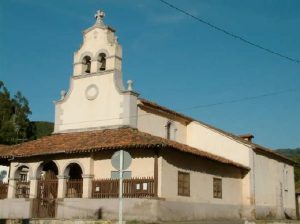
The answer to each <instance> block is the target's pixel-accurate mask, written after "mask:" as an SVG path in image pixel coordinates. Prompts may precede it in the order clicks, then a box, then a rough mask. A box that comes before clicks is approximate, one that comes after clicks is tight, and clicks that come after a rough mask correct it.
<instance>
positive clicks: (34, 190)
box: [29, 177, 38, 198]
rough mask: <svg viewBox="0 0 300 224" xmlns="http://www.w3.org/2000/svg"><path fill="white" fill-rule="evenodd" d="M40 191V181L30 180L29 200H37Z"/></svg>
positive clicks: (34, 178)
mask: <svg viewBox="0 0 300 224" xmlns="http://www.w3.org/2000/svg"><path fill="white" fill-rule="evenodd" d="M37 190H38V179H37V178H36V177H31V178H30V191H29V198H36V197H37Z"/></svg>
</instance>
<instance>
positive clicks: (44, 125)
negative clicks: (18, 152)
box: [30, 121, 54, 139]
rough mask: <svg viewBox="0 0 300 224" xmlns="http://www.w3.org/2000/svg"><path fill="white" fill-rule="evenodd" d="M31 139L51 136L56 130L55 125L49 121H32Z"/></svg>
mask: <svg viewBox="0 0 300 224" xmlns="http://www.w3.org/2000/svg"><path fill="white" fill-rule="evenodd" d="M30 125H31V134H30V139H38V138H41V137H44V136H47V135H51V133H52V132H53V130H54V124H53V123H52V122H47V121H32V122H30Z"/></svg>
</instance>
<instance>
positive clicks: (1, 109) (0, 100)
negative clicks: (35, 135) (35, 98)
mask: <svg viewBox="0 0 300 224" xmlns="http://www.w3.org/2000/svg"><path fill="white" fill-rule="evenodd" d="M30 114H31V111H30V108H29V103H28V100H27V99H26V98H25V97H24V96H23V95H22V94H21V92H19V91H18V92H17V93H16V95H14V97H13V98H11V96H10V93H9V91H8V90H7V88H6V87H5V85H4V83H3V82H2V81H1V80H0V143H3V144H15V143H19V142H22V141H25V140H26V139H28V137H29V136H28V133H29V129H30V121H29V119H28V115H30Z"/></svg>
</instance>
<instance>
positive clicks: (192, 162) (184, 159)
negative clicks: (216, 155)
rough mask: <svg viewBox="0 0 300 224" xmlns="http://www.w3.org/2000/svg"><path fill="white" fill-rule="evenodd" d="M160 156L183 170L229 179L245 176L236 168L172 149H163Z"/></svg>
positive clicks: (242, 171)
mask: <svg viewBox="0 0 300 224" xmlns="http://www.w3.org/2000/svg"><path fill="white" fill-rule="evenodd" d="M160 155H162V156H163V158H164V159H165V160H166V161H167V162H168V163H169V164H172V165H173V166H175V167H178V168H181V169H185V170H190V171H196V172H200V173H207V174H211V175H216V176H222V177H230V178H243V177H244V176H245V175H246V174H247V172H246V171H244V170H242V169H239V168H237V167H234V166H231V165H226V164H222V163H219V162H216V161H212V160H209V159H206V158H203V157H199V156H194V155H190V154H187V153H183V152H178V151H175V150H172V149H164V150H162V151H161V153H160Z"/></svg>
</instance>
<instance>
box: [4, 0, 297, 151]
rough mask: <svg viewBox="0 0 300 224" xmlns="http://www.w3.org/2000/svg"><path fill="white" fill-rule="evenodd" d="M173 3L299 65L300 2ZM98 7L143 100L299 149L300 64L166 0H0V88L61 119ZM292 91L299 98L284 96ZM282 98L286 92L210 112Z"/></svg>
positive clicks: (37, 115)
mask: <svg viewBox="0 0 300 224" xmlns="http://www.w3.org/2000/svg"><path fill="white" fill-rule="evenodd" d="M169 2H171V3H172V4H174V5H176V6H178V7H180V8H182V9H184V10H186V11H188V12H190V13H192V14H193V15H195V16H199V17H201V18H203V19H205V20H207V21H209V22H211V23H213V24H215V25H217V26H220V27H222V28H224V29H226V30H228V31H231V32H233V33H235V34H239V35H241V36H242V37H245V38H247V39H249V40H251V41H253V42H255V43H258V44H260V45H263V46H265V47H267V48H270V49H273V50H275V51H278V52H280V53H282V54H286V55H288V56H290V57H294V58H297V59H300V41H299V40H300V29H299V27H300V14H299V11H300V1H297V0H288V1H281V0H257V1H254V0H253V1H240V0H223V1H220V0H186V1H182V0H181V1H180V0H169ZM97 9H103V10H104V11H105V13H106V17H105V23H106V24H108V25H111V26H112V27H114V28H115V29H116V30H117V36H118V37H119V42H120V43H121V45H122V47H123V76H124V80H125V81H126V80H128V79H132V80H133V81H134V88H135V90H136V91H138V92H139V93H140V94H141V97H143V98H147V99H150V100H152V101H155V102H157V103H159V104H162V105H165V106H168V107H170V108H172V109H176V110H178V111H180V112H183V113H185V114H187V115H190V116H192V117H194V118H196V119H199V120H202V121H204V122H207V123H209V124H211V125H214V126H216V127H218V128H221V129H224V130H226V131H229V132H232V133H235V134H244V133H252V134H254V135H255V139H254V140H255V142H257V143H259V144H263V145H265V146H268V147H272V148H283V147H289V148H295V147H300V85H299V84H300V72H299V71H300V64H297V63H293V62H290V61H287V60H284V59H282V58H280V57H277V56H274V55H271V54H269V53H266V52H264V51H261V50H259V49H256V48H253V47H251V46H249V45H246V44H244V43H242V42H239V41H238V40H236V39H233V38H231V37H229V36H226V35H224V34H223V33H220V32H217V31H215V30H213V29H211V28H210V27H208V26H206V25H204V24H201V23H199V22H196V21H195V20H193V19H191V18H189V17H187V16H185V15H183V14H180V13H179V12H177V11H175V10H173V9H171V8H169V7H167V6H166V5H164V4H162V3H160V2H159V1H158V0H143V1H142V0H127V1H118V0H51V1H41V0H5V1H1V2H0V28H1V36H0V80H3V81H4V83H5V85H6V86H7V87H8V89H9V90H10V91H11V92H12V93H15V92H16V91H17V90H20V91H21V92H22V93H23V95H25V96H26V97H27V98H28V100H29V102H30V106H31V109H32V112H33V113H32V116H31V119H32V120H46V121H53V119H54V106H53V103H52V102H53V100H56V99H59V93H60V90H62V89H65V90H67V89H68V87H69V78H70V76H71V74H72V61H73V52H74V51H76V50H77V49H78V48H79V46H80V44H81V41H82V33H81V32H82V31H83V30H84V29H86V28H88V27H90V26H91V25H93V23H94V18H93V15H94V14H95V12H96V10H97ZM291 89H292V90H296V91H290V92H285V91H286V90H291ZM277 91H284V92H283V93H281V94H277V95H271V96H267V97H261V98H257V99H253V100H245V101H241V102H237V103H228V104H221V105H217V106H205V105H210V104H214V103H220V102H228V101H232V100H233V101H234V100H238V99H241V98H247V97H252V96H258V95H263V94H268V93H273V92H277ZM203 105H204V106H203ZM198 106H200V107H198ZM190 108H193V109H190Z"/></svg>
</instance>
